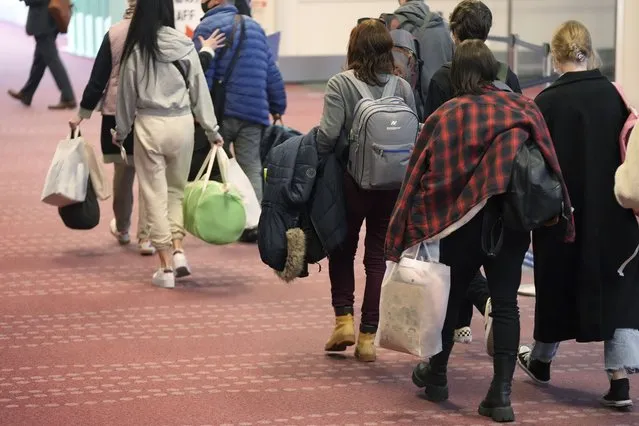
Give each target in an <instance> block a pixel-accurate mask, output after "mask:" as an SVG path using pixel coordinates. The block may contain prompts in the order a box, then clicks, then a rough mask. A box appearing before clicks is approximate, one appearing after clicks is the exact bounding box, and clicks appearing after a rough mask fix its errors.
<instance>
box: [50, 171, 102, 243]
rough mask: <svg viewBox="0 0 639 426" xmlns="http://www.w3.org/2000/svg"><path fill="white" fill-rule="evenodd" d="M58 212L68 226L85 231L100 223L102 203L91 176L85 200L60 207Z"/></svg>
mask: <svg viewBox="0 0 639 426" xmlns="http://www.w3.org/2000/svg"><path fill="white" fill-rule="evenodd" d="M58 214H59V215H60V218H61V219H62V222H64V224H65V225H66V227H67V228H70V229H77V230H83V231H84V230H89V229H93V228H95V227H96V226H98V224H99V223H100V203H99V202H98V197H97V195H96V194H95V190H94V189H93V184H92V183H91V178H90V177H89V183H88V185H87V196H86V197H85V199H84V201H82V202H79V203H73V204H70V205H68V206H64V207H59V208H58Z"/></svg>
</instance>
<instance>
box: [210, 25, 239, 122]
mask: <svg viewBox="0 0 639 426" xmlns="http://www.w3.org/2000/svg"><path fill="white" fill-rule="evenodd" d="M238 24H239V25H240V41H239V42H238V44H237V48H236V49H235V52H233V57H232V58H231V62H230V63H229V66H228V68H227V69H226V72H225V73H224V77H223V78H222V79H220V80H216V79H214V80H213V87H212V88H211V99H213V107H214V108H215V116H216V117H217V122H218V123H220V124H222V123H223V120H224V110H225V107H226V85H227V83H228V81H229V79H230V78H231V75H232V74H233V70H234V69H235V65H236V64H237V60H238V59H239V57H240V52H241V50H242V47H243V45H244V41H245V40H246V23H245V21H244V17H243V16H242V15H235V22H234V23H233V28H232V30H231V36H230V39H229V44H228V45H229V48H232V47H233V42H234V38H235V33H236V32H237V26H238ZM224 53H226V52H224ZM224 53H223V54H221V55H220V59H222V57H223V56H224ZM218 63H219V60H218Z"/></svg>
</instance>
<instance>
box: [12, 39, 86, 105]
mask: <svg viewBox="0 0 639 426" xmlns="http://www.w3.org/2000/svg"><path fill="white" fill-rule="evenodd" d="M57 36H58V35H57V34H55V33H54V34H47V35H44V36H38V37H36V47H35V51H34V53H33V63H32V64H31V72H30V73H29V79H28V80H27V82H26V84H25V85H24V87H23V88H22V90H21V91H20V92H21V93H22V94H23V95H24V99H25V101H27V102H28V103H31V100H32V99H33V95H34V94H35V92H36V90H37V89H38V86H39V85H40V81H41V80H42V77H43V76H44V72H45V71H46V69H47V68H49V71H51V75H53V79H54V80H55V84H56V85H57V86H58V89H60V93H61V96H60V100H61V101H62V102H71V101H73V100H75V95H74V94H73V88H72V87H71V81H70V80H69V75H68V74H67V70H66V69H65V68H64V64H62V60H61V59H60V54H59V53H58V47H57V46H56V44H55V40H56V38H57Z"/></svg>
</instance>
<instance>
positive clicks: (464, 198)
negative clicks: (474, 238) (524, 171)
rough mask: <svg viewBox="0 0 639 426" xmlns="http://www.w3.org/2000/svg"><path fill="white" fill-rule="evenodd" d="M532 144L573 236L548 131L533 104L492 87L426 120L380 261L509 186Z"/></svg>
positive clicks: (567, 201) (434, 232) (396, 256)
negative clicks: (552, 179)
mask: <svg viewBox="0 0 639 426" xmlns="http://www.w3.org/2000/svg"><path fill="white" fill-rule="evenodd" d="M529 139H532V140H534V141H535V142H536V143H537V146H538V147H539V150H540V151H541V153H542V155H543V156H544V158H545V159H546V161H547V162H548V165H549V167H550V168H551V169H552V170H553V171H554V172H555V173H557V174H558V175H559V176H560V179H561V181H562V186H563V191H564V199H565V203H564V204H565V210H564V214H565V216H566V217H568V218H570V220H569V225H568V228H567V235H566V240H567V241H572V240H573V239H574V234H575V232H574V224H573V221H572V213H571V210H572V209H571V205H570V198H569V196H568V190H567V188H566V186H565V184H564V182H563V177H562V176H561V170H560V168H559V163H558V161H557V155H556V154H555V148H554V146H553V144H552V139H551V137H550V133H549V132H548V127H547V126H546V123H545V121H544V118H543V116H542V115H541V112H540V111H539V109H538V108H537V106H536V105H535V103H534V102H533V101H532V100H530V99H528V98H525V97H523V96H521V95H517V94H514V93H508V92H503V91H494V90H490V91H488V92H487V93H485V94H483V95H481V96H462V97H458V98H454V99H452V100H450V101H448V102H447V103H445V104H444V105H442V107H440V108H439V109H438V110H437V111H435V113H433V114H432V115H431V116H430V117H429V118H428V120H427V121H426V123H425V125H424V128H423V130H422V132H421V134H420V135H419V138H418V140H417V143H416V145H415V150H414V152H413V155H412V157H411V159H410V163H409V165H408V171H407V173H406V178H405V180H404V185H403V188H402V191H401V194H400V196H399V199H398V200H397V204H396V205H395V210H394V212H393V216H392V217H391V221H390V225H389V227H388V234H387V235H386V257H387V258H388V259H389V260H392V261H398V260H399V258H400V257H401V255H402V252H403V251H404V250H406V249H408V248H410V247H412V246H414V245H415V244H418V243H420V242H422V241H424V240H427V239H429V238H432V237H434V236H436V235H437V234H439V233H440V232H442V231H444V230H445V229H446V228H448V227H449V226H450V225H452V224H454V223H455V222H457V221H459V220H460V219H461V218H462V217H463V216H464V215H465V214H466V213H468V212H469V211H470V209H472V208H473V207H474V206H476V205H478V204H479V203H480V202H482V201H483V200H485V199H487V198H489V197H492V196H495V195H499V194H502V193H504V192H506V190H507V189H508V184H509V182H510V173H511V169H512V164H513V160H514V158H515V156H516V154H517V151H518V150H519V148H520V147H521V145H522V144H523V143H524V142H526V141H527V140H529Z"/></svg>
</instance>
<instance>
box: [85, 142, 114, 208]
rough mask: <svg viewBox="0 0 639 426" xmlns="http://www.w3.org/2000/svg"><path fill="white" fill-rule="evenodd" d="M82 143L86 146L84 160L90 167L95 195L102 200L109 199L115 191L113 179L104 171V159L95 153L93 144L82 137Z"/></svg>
mask: <svg viewBox="0 0 639 426" xmlns="http://www.w3.org/2000/svg"><path fill="white" fill-rule="evenodd" d="M82 145H83V146H84V161H85V163H86V165H87V167H88V168H89V176H91V184H92V185H93V189H94V190H95V195H96V196H97V197H98V200H100V201H104V200H108V199H109V198H111V195H112V193H113V188H112V184H111V179H109V178H108V176H107V175H106V173H105V172H104V166H103V164H102V161H100V160H98V157H97V156H96V155H95V150H94V149H93V145H91V144H90V143H89V142H87V141H86V140H84V139H82Z"/></svg>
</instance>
